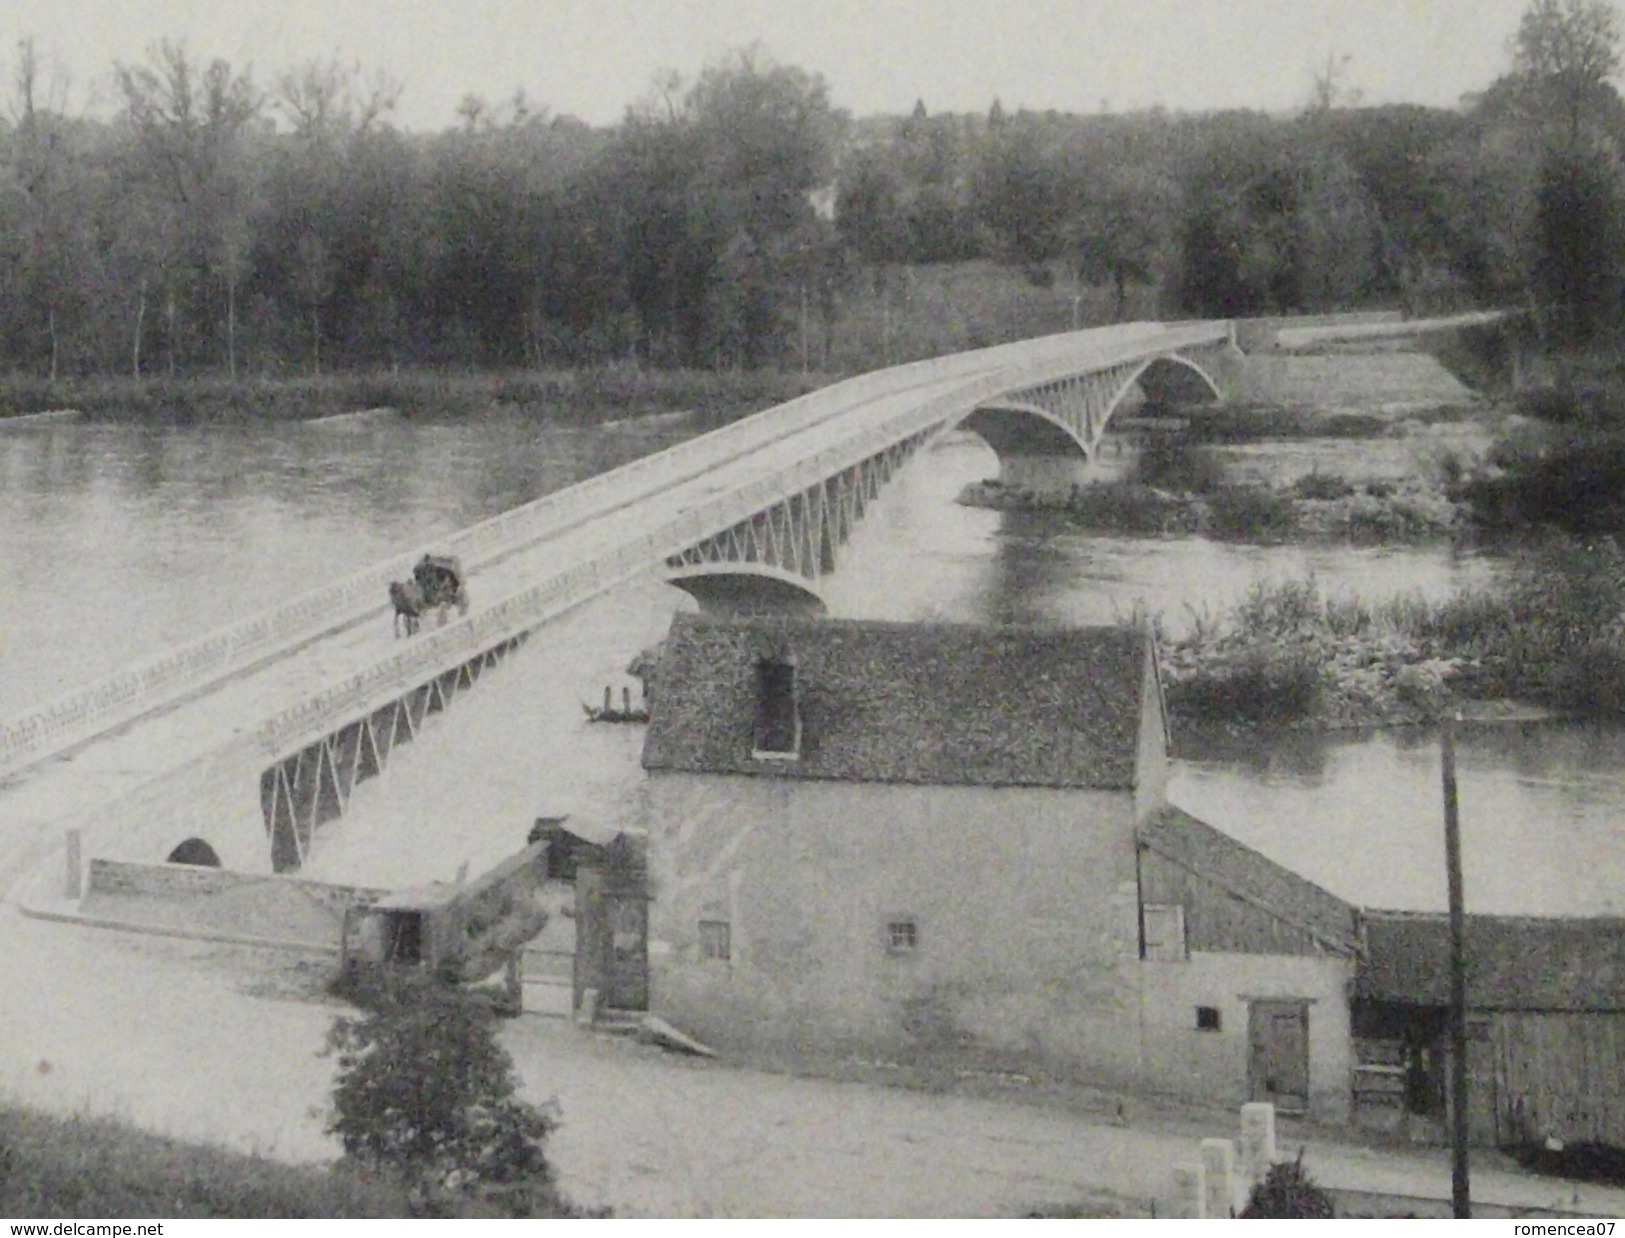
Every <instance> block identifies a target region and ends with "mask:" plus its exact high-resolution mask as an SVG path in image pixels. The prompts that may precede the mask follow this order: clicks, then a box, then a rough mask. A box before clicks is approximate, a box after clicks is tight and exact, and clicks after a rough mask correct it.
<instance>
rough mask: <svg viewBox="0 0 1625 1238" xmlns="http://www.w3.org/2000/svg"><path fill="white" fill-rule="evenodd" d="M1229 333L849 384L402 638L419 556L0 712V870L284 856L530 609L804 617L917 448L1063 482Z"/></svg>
mask: <svg viewBox="0 0 1625 1238" xmlns="http://www.w3.org/2000/svg"><path fill="white" fill-rule="evenodd" d="M1411 325H1412V329H1413V330H1417V329H1421V328H1422V326H1423V324H1411ZM1234 339H1235V335H1234V330H1233V327H1232V324H1230V323H1223V322H1220V323H1191V324H1182V325H1177V326H1164V325H1162V324H1156V323H1135V324H1125V325H1122V326H1117V327H1108V328H1101V329H1097V330H1091V331H1082V332H1073V333H1069V334H1065V335H1060V336H1050V337H1045V338H1043V339H1038V340H1031V341H1024V342H1022V343H1018V344H1010V345H1002V346H999V347H996V348H990V349H983V350H980V351H977V352H971V353H962V354H957V355H955V356H951V357H946V358H939V359H935V360H931V361H923V362H917V363H914V364H911V365H905V366H899V367H896V368H893V369H889V370H884V371H879V372H876V373H873V374H867V375H863V376H860V377H858V378H854V379H849V380H847V381H845V382H841V383H837V384H835V385H833V386H831V387H827V388H824V389H823V390H821V391H818V392H814V393H812V394H811V395H808V396H804V397H802V398H800V399H798V400H793V401H791V402H789V403H787V404H784V405H781V406H779V407H777V408H773V409H769V410H767V411H766V412H763V413H760V414H758V415H756V416H754V417H751V418H747V419H745V420H743V421H740V422H738V423H735V424H733V425H730V426H726V427H724V428H722V429H720V430H717V431H714V432H712V433H710V434H706V435H702V436H700V437H698V438H695V439H692V440H690V441H688V442H686V443H683V444H680V445H678V446H677V447H674V448H671V449H670V450H667V451H664V452H660V453H658V454H656V455H654V456H650V457H647V458H645V459H642V460H638V461H635V462H633V463H631V464H629V465H626V466H624V467H622V468H619V469H616V470H613V471H611V472H609V473H605V474H602V475H600V476H599V477H595V478H592V479H591V480H589V481H586V482H583V483H581V484H580V485H577V486H573V487H570V488H568V489H566V490H563V491H559V492H557V493H555V494H553V495H550V496H547V497H546V498H543V499H540V500H538V501H537V502H535V503H531V504H527V505H525V506H523V507H519V508H516V509H514V510H513V511H510V512H507V513H504V514H503V515H501V516H498V517H496V518H494V519H492V520H488V521H485V522H483V523H481V524H478V525H475V526H473V527H471V528H469V529H467V530H464V531H463V532H462V533H460V534H457V535H454V536H453V537H450V538H447V539H445V540H444V541H443V542H441V543H439V544H438V545H437V546H436V547H434V549H436V550H440V551H444V552H448V553H452V554H456V555H458V556H460V557H461V558H462V560H463V563H464V564H465V566H466V567H467V569H468V571H469V576H470V591H471V593H472V596H473V607H472V609H471V611H470V613H469V614H468V615H467V616H466V617H465V618H461V619H457V620H454V621H453V622H451V623H449V624H448V625H447V626H445V627H443V628H439V629H429V630H426V631H425V632H424V634H423V635H421V636H419V637H417V638H416V639H414V640H411V641H405V642H397V641H395V640H393V639H392V636H391V630H390V624H389V622H388V620H387V614H388V606H387V602H386V586H387V584H388V582H389V581H390V580H392V579H398V578H403V577H405V576H406V575H408V574H409V572H410V569H411V565H412V563H413V562H414V561H415V560H416V558H417V557H418V555H419V554H421V553H422V552H423V551H424V550H425V549H426V548H423V547H418V548H414V549H412V550H411V551H408V552H404V553H402V554H401V555H400V556H398V557H397V558H395V559H392V560H389V561H387V562H385V563H381V564H378V565H376V566H375V567H373V568H371V569H369V570H367V571H365V572H362V573H358V574H356V575H355V576H353V577H350V578H348V579H346V580H343V581H339V582H337V583H335V584H333V585H331V586H328V587H326V588H324V589H320V590H317V591H315V592H313V593H311V594H308V595H305V596H303V597H300V598H296V599H294V600H292V601H290V602H289V603H287V604H286V605H284V606H281V607H278V608H275V609H273V610H271V611H268V612H266V613H264V614H262V615H258V616H255V617H253V618H251V619H249V620H246V621H244V622H242V623H239V624H236V625H233V626H231V627H228V628H225V629H221V630H220V631H217V632H213V633H210V634H208V635H207V636H205V637H203V638H201V639H200V640H198V641H195V642H193V643H191V644H189V645H185V646H182V647H180V648H177V649H175V650H173V651H170V652H168V653H166V654H164V655H162V656H161V657H159V658H156V659H153V660H151V661H149V662H147V663H145V664H143V665H141V666H137V667H132V668H130V669H129V670H127V671H125V672H121V673H120V674H117V675H114V676H111V677H109V678H108V679H106V680H104V681H102V682H100V683H97V684H92V685H90V686H89V687H87V688H86V689H84V690H82V691H79V692H76V693H72V694H70V695H68V696H66V697H64V698H61V699H59V700H57V701H54V702H51V703H48V704H47V705H45V706H43V707H41V708H39V709H36V710H34V711H32V712H30V713H29V714H26V715H24V716H22V717H20V718H16V719H12V720H8V721H5V722H3V723H0V821H4V822H5V832H4V833H3V834H0V874H14V873H15V871H16V866H17V865H19V864H22V863H24V862H26V861H28V860H32V859H37V858H38V857H40V856H41V855H42V854H43V852H44V851H45V850H47V849H49V848H52V847H55V846H58V845H60V838H61V836H62V834H61V832H62V831H63V830H66V829H76V830H78V831H80V833H81V836H82V837H83V839H84V844H85V849H86V851H87V852H88V853H90V854H110V855H118V856H120V857H121V858H131V859H148V860H158V859H162V858H163V856H164V854H166V853H167V850H168V848H169V847H171V846H173V845H174V844H176V843H178V842H180V841H181V840H182V839H184V838H187V837H191V836H200V837H206V838H208V839H209V840H210V841H211V843H212V844H214V846H215V848H216V850H217V851H218V852H219V854H220V855H221V857H222V859H223V860H224V862H225V863H226V864H227V865H228V866H231V867H238V868H246V869H251V870H263V869H265V868H267V867H275V868H276V869H277V870H279V871H286V870H290V869H293V868H297V867H298V866H299V864H300V863H302V862H303V859H304V858H305V856H306V855H307V854H308V853H309V850H310V848H311V846H312V845H313V842H314V839H315V831H316V829H317V827H318V826H319V825H320V824H322V823H323V822H325V821H327V820H331V819H332V818H334V817H336V816H338V815H340V814H341V813H342V812H343V811H344V807H345V803H346V801H347V798H348V796H349V793H350V790H351V788H352V787H353V786H354V785H355V783H356V782H357V781H359V780H361V779H364V778H367V777H371V776H374V775H377V774H379V773H381V772H382V770H383V769H384V767H385V765H386V764H387V761H388V758H389V754H390V752H391V751H392V750H393V748H394V747H396V746H397V745H398V744H400V743H402V742H407V741H409V740H410V739H411V738H412V737H413V736H414V735H415V734H416V732H417V729H418V727H419V726H421V724H422V721H423V719H424V717H425V716H426V715H427V714H429V713H432V712H435V711H437V710H439V709H442V708H444V707H445V706H446V704H448V703H449V701H450V700H451V699H452V698H453V697H454V696H455V694H456V693H457V692H459V691H462V690H464V689H466V688H468V687H469V686H471V685H472V684H473V683H474V682H475V681H476V680H477V679H478V677H479V676H480V675H481V674H482V673H483V672H484V671H485V670H486V669H488V668H489V667H490V666H492V665H494V664H495V662H497V661H499V660H500V659H501V658H502V657H503V656H505V655H506V654H507V652H508V651H510V650H511V649H512V648H513V647H514V646H515V645H516V644H517V643H519V642H520V641H522V640H524V639H525V638H526V636H527V635H528V634H529V633H531V632H533V631H535V630H537V629H538V628H541V627H543V626H544V625H545V624H546V623H547V622H548V621H549V620H550V619H552V618H554V617H555V616H557V615H559V614H561V613H563V612H565V611H567V610H569V609H571V608H572V607H574V606H577V605H579V604H581V603H582V602H584V601H586V600H588V599H590V598H592V597H594V596H597V595H599V594H601V593H603V592H605V591H606V590H609V589H611V588H613V587H615V586H616V585H618V584H620V583H622V582H625V581H627V580H630V579H632V578H634V577H637V576H640V575H644V574H647V573H649V572H650V571H652V570H657V571H661V572H663V573H665V574H666V575H667V577H668V578H671V579H673V581H674V583H677V584H679V585H681V586H682V587H684V588H687V589H688V590H689V591H690V592H691V593H693V594H694V595H695V596H696V597H698V598H700V600H701V603H702V605H707V606H713V607H718V606H724V607H730V608H737V607H747V608H748V607H750V606H752V605H761V604H764V602H765V603H766V604H770V605H775V606H778V605H784V604H787V603H800V604H803V605H805V606H807V607H809V608H813V609H816V608H817V607H818V605H819V603H818V594H817V582H818V580H819V579H820V578H821V577H822V576H823V575H825V574H827V573H828V572H830V571H833V570H834V569H835V567H836V565H837V562H838V557H839V553H840V549H841V547H842V546H843V545H844V543H845V541H846V538H847V536H848V535H849V534H850V533H851V531H852V528H853V526H854V525H855V523H856V522H857V521H858V520H859V519H860V518H861V517H862V514H863V510H864V507H865V505H866V504H867V503H868V502H869V501H871V500H872V499H873V498H874V496H875V494H876V493H877V492H878V490H879V488H880V486H881V485H883V484H884V483H885V481H886V480H888V479H889V478H890V476H891V475H892V474H893V473H894V472H895V470H896V469H897V468H899V467H901V465H902V464H903V463H904V462H906V461H907V460H908V459H909V458H910V457H911V456H912V454H913V453H914V452H915V451H917V450H919V449H920V448H921V447H922V446H924V445H925V444H927V443H928V442H929V441H931V439H933V438H934V437H935V436H937V435H939V434H942V433H944V432H946V431H948V430H950V429H952V428H954V427H956V426H959V425H961V424H963V425H966V426H967V427H969V428H972V429H975V430H976V431H977V432H979V433H981V434H982V435H983V436H984V437H985V438H987V439H988V440H989V441H990V443H991V444H992V445H993V446H994V448H995V450H996V451H997V452H998V453H999V455H1000V461H1001V469H1002V470H1003V471H1004V474H1005V477H1006V480H1007V482H1011V483H1012V484H1022V485H1032V486H1038V487H1043V486H1051V485H1058V486H1065V485H1070V484H1073V483H1074V482H1075V481H1076V480H1078V479H1079V476H1080V474H1079V469H1080V467H1081V466H1082V465H1083V464H1085V463H1086V462H1087V461H1088V460H1089V459H1090V458H1091V456H1092V455H1093V453H1094V451H1095V449H1096V447H1097V446H1098V443H1099V441H1100V435H1101V434H1102V433H1103V432H1104V430H1105V428H1106V424H1107V422H1108V421H1109V419H1110V417H1111V416H1112V414H1113V412H1114V411H1115V410H1116V409H1117V408H1118V407H1119V406H1120V405H1121V404H1122V403H1123V401H1124V400H1125V397H1127V396H1128V395H1130V393H1132V392H1134V391H1135V390H1137V389H1143V388H1148V387H1149V388H1153V389H1156V388H1158V387H1159V385H1161V384H1168V387H1167V388H1165V389H1172V390H1180V385H1181V383H1183V384H1184V390H1185V391H1190V392H1195V393H1201V394H1205V395H1207V396H1209V397H1216V396H1217V395H1219V394H1220V393H1221V392H1222V391H1223V390H1224V388H1225V387H1226V386H1227V384H1228V383H1229V382H1230V380H1231V379H1232V378H1233V376H1234V374H1235V371H1236V368H1237V367H1238V366H1239V364H1240V363H1241V360H1242V357H1241V354H1240V353H1239V351H1238V350H1237V349H1236V346H1235V342H1234ZM267 840H269V846H267Z"/></svg>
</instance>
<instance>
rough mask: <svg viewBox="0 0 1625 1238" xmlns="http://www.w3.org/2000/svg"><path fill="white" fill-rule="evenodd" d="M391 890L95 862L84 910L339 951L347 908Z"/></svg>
mask: <svg viewBox="0 0 1625 1238" xmlns="http://www.w3.org/2000/svg"><path fill="white" fill-rule="evenodd" d="M387 893H389V891H387V890H377V889H369V888H367V887H363V886H347V885H333V884H330V883H327V882H321V881H307V880H303V879H301V878H296V877H280V876H267V875H260V874H257V873H241V872H236V871H233V870H232V869H224V868H201V867H193V866H190V865H186V864H141V863H131V862H128V861H122V860H105V859H95V860H92V861H91V862H90V877H89V882H88V886H87V889H86V891H85V896H84V898H83V899H82V900H81V901H80V904H79V912H80V914H81V915H82V916H84V917H86V918H88V919H90V920H94V921H97V922H99V923H109V924H125V925H129V926H131V927H134V928H142V929H146V930H147V931H159V932H163V931H168V932H171V933H175V934H178V935H182V936H187V937H198V938H204V939H211V938H213V939H220V940H235V941H255V942H261V943H265V944H278V945H287V946H319V947H322V948H325V949H332V950H335V951H336V950H337V949H338V946H339V933H340V927H341V925H342V924H343V922H344V913H345V912H346V911H347V910H348V909H349V908H351V907H360V906H366V905H368V904H371V903H374V902H376V901H377V900H378V899H380V898H382V897H383V896H384V895H385V894H387Z"/></svg>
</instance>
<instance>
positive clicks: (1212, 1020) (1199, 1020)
mask: <svg viewBox="0 0 1625 1238" xmlns="http://www.w3.org/2000/svg"><path fill="white" fill-rule="evenodd" d="M1196 1030H1197V1031H1199V1032H1216V1031H1218V1030H1219V1008H1218V1007H1217V1006H1198V1007H1197V1008H1196Z"/></svg>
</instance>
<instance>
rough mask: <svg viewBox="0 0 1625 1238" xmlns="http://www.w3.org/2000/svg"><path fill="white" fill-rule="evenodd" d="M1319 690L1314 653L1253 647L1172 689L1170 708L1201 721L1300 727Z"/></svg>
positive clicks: (1198, 673) (1206, 668) (1317, 662)
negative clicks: (1296, 725)
mask: <svg viewBox="0 0 1625 1238" xmlns="http://www.w3.org/2000/svg"><path fill="white" fill-rule="evenodd" d="M1320 686H1321V666H1320V661H1319V659H1318V658H1316V657H1315V655H1314V653H1313V652H1312V651H1311V650H1309V649H1306V648H1301V647H1300V648H1296V649H1293V648H1282V647H1279V646H1270V645H1252V646H1248V647H1246V648H1244V649H1242V650H1240V651H1238V652H1237V653H1235V654H1232V655H1230V656H1228V657H1226V658H1223V659H1221V660H1218V661H1216V662H1215V663H1213V664H1211V665H1209V666H1207V667H1204V668H1203V669H1202V670H1200V671H1198V672H1196V673H1194V674H1192V675H1190V676H1189V677H1187V678H1182V679H1179V680H1177V681H1175V682H1174V683H1173V684H1171V685H1169V688H1168V707H1169V709H1170V711H1172V712H1174V713H1178V714H1182V715H1184V716H1185V717H1187V718H1191V719H1198V720H1211V721H1226V722H1228V721H1241V722H1247V723H1252V724H1261V723H1269V722H1282V723H1285V722H1296V721H1297V720H1299V719H1300V718H1305V717H1307V716H1308V715H1309V714H1310V713H1312V712H1313V711H1314V708H1315V705H1316V703H1317V701H1318V700H1319V697H1320Z"/></svg>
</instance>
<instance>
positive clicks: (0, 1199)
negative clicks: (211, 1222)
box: [0, 1107, 410, 1221]
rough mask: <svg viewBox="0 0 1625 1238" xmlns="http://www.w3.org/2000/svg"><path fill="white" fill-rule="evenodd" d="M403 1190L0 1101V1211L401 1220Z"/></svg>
mask: <svg viewBox="0 0 1625 1238" xmlns="http://www.w3.org/2000/svg"><path fill="white" fill-rule="evenodd" d="M408 1215H410V1209H409V1205H408V1200H407V1198H406V1196H405V1195H404V1194H403V1193H402V1192H401V1191H399V1190H398V1189H395V1188H393V1187H389V1186H386V1185H383V1184H381V1183H374V1182H366V1181H363V1180H361V1179H360V1178H356V1177H352V1176H348V1175H346V1174H343V1173H341V1172H338V1171H334V1170H326V1169H319V1168H307V1167H299V1166H292V1165H283V1164H278V1163H277V1162H275V1161H270V1160H266V1159H263V1158H260V1157H253V1156H240V1155H237V1154H235V1153H231V1152H225V1151H221V1150H219V1149H216V1148H206V1147H200V1146H197V1145H194V1144H186V1143H180V1142H177V1141H176V1140H172V1139H164V1138H161V1137H159V1136H157V1135H148V1134H144V1133H143V1132H141V1131H138V1130H135V1129H134V1128H132V1127H129V1126H125V1125H124V1124H122V1123H119V1122H114V1121H109V1120H106V1119H102V1118H88V1117H69V1118H54V1117H46V1116H43V1115H41V1114H37V1113H33V1112H30V1111H28V1110H25V1109H16V1108H3V1107H0V1216H4V1217H13V1218H17V1219H19V1220H21V1219H26V1218H39V1219H41V1220H49V1221H59V1220H62V1219H64V1218H70V1217H74V1218H89V1217H119V1218H122V1219H126V1220H137V1219H141V1218H166V1219H167V1218H175V1217H188V1218H189V1217H238V1218H284V1217H333V1218H339V1219H348V1218H352V1217H404V1216H408Z"/></svg>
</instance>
